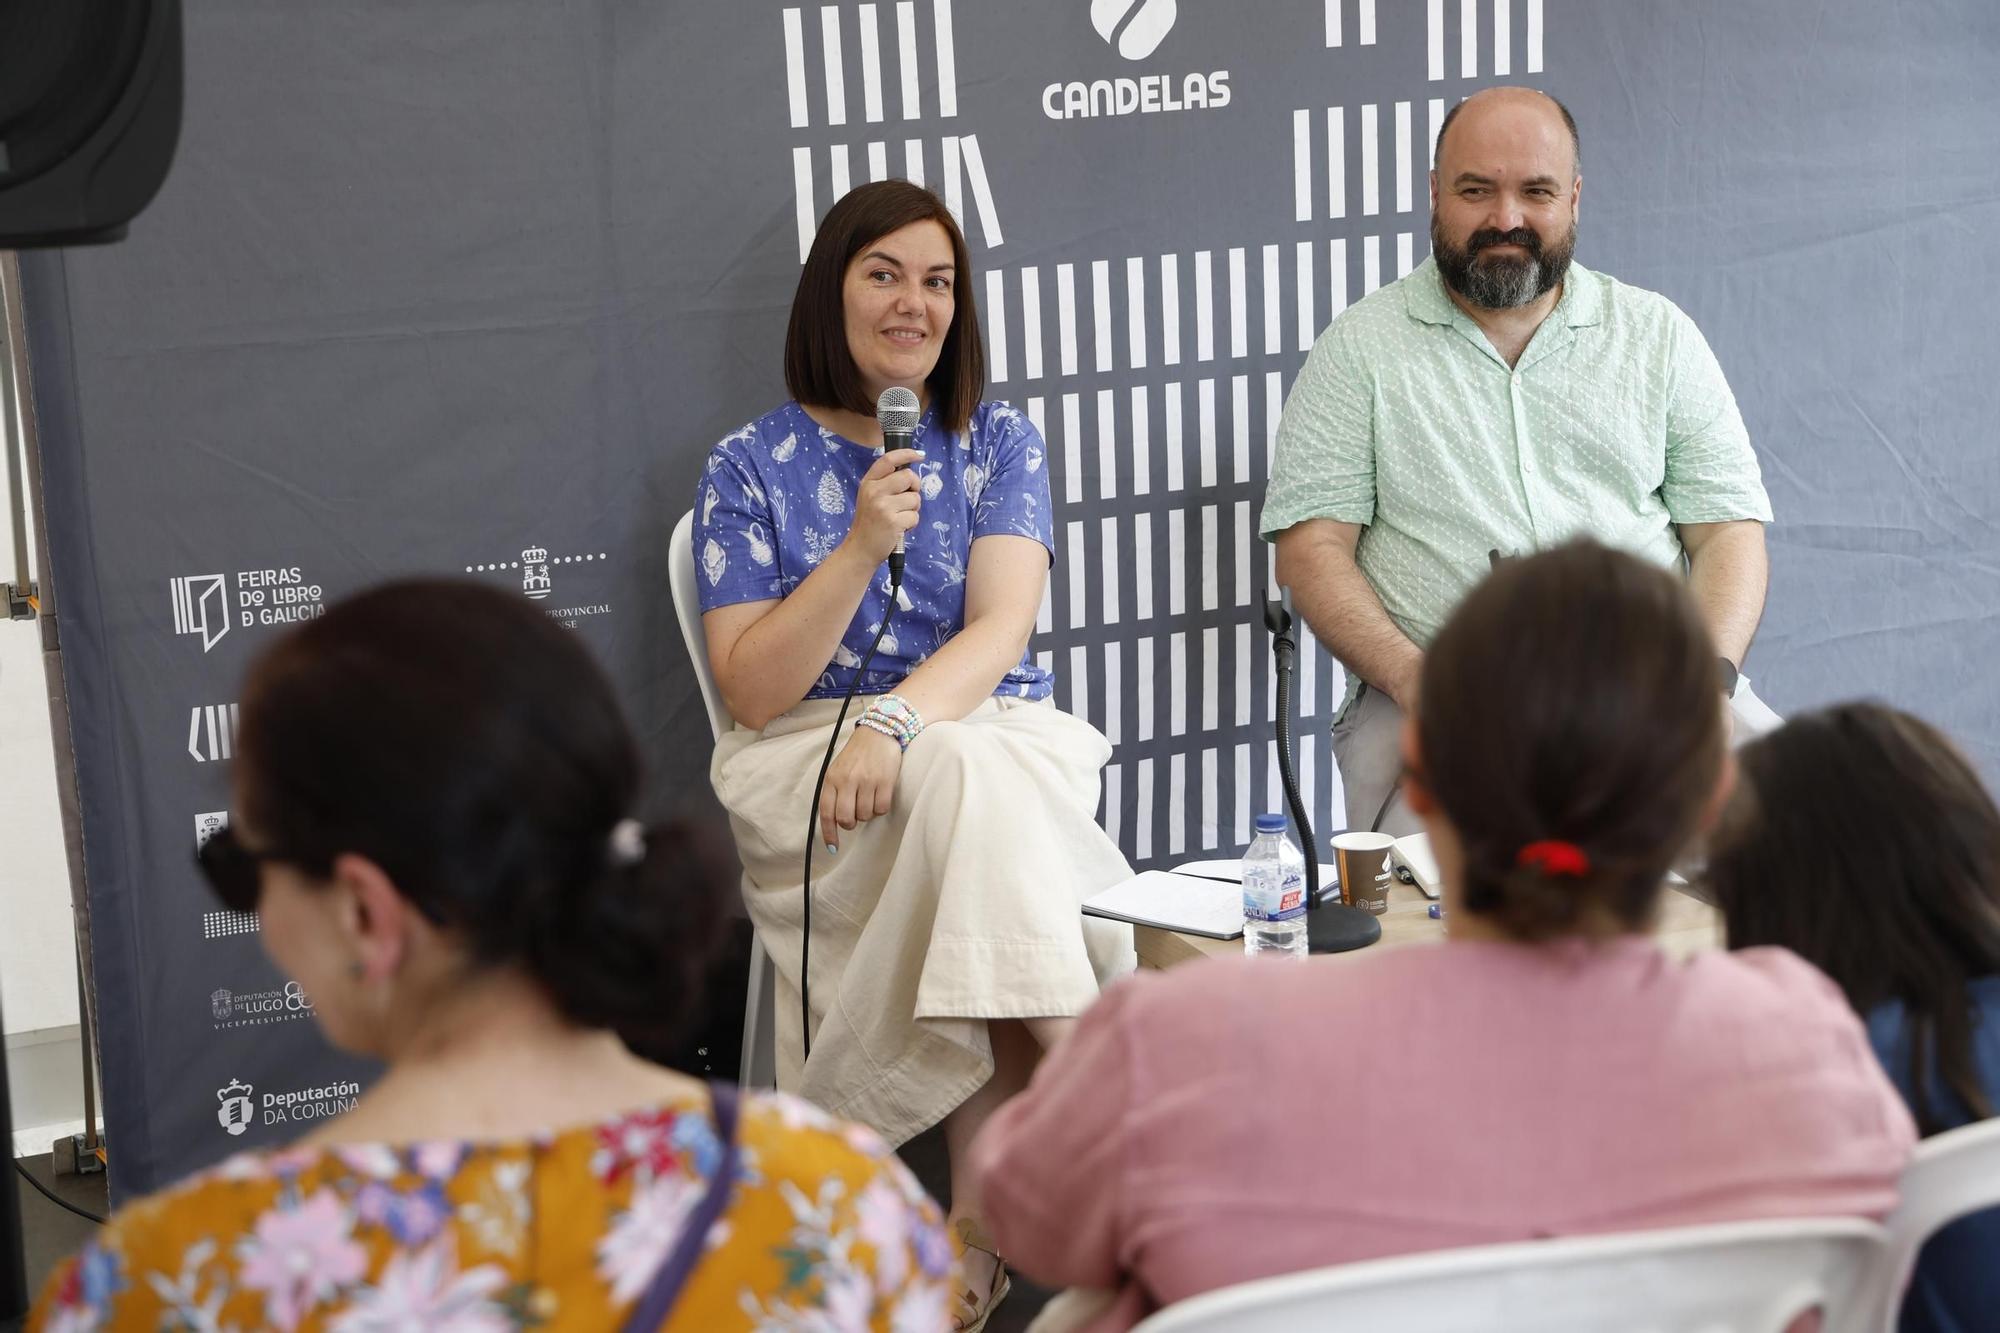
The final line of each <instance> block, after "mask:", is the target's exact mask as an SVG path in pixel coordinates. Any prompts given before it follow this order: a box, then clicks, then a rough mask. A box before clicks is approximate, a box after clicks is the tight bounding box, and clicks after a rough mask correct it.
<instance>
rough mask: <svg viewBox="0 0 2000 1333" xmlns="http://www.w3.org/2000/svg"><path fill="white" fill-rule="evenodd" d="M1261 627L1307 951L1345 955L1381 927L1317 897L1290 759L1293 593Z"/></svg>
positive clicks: (1312, 849)
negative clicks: (1302, 892) (1300, 859)
mask: <svg viewBox="0 0 2000 1333" xmlns="http://www.w3.org/2000/svg"><path fill="white" fill-rule="evenodd" d="M1264 628H1266V629H1268V630H1270V631H1271V655H1272V657H1273V658H1274V659H1275V660H1276V663H1277V668H1278V776H1279V777H1280V778H1282V779H1283V781H1284V784H1285V803H1286V804H1287V805H1288V806H1290V807H1291V811H1292V823H1293V824H1295V825H1297V827H1298V831H1299V849H1300V850H1301V851H1302V852H1304V853H1305V860H1306V883H1307V884H1308V885H1310V886H1311V888H1310V891H1309V892H1308V893H1307V894H1306V951H1307V952H1308V953H1346V952H1347V951H1348V950H1350V949H1359V948H1361V947H1363V946H1364V945H1369V944H1373V943H1374V942H1375V941H1376V940H1379V939H1381V938H1382V923H1381V922H1379V921H1377V920H1376V919H1375V918H1374V917H1373V916H1370V915H1369V914H1368V913H1367V912H1364V911H1362V910H1361V909H1360V908H1358V907H1350V906H1349V905H1347V904H1346V903H1343V902H1341V901H1340V900H1339V899H1338V898H1335V899H1334V900H1333V901H1331V902H1327V901H1324V900H1323V899H1322V897H1321V894H1322V890H1323V886H1322V885H1321V883H1320V877H1319V848H1318V846H1317V845H1316V844H1315V843H1314V841H1313V829H1312V821H1311V820H1310V819H1309V818H1307V816H1306V803H1305V801H1304V800H1303V799H1301V798H1300V796H1299V777H1298V773H1297V771H1296V769H1295V766H1294V763H1293V758H1292V669H1293V667H1294V666H1295V665H1296V663H1297V660H1298V652H1299V643H1298V640H1297V639H1295V638H1293V637H1292V594H1291V590H1290V589H1281V590H1280V592H1279V595H1278V596H1277V597H1276V598H1275V599H1272V598H1266V599H1265V602H1264Z"/></svg>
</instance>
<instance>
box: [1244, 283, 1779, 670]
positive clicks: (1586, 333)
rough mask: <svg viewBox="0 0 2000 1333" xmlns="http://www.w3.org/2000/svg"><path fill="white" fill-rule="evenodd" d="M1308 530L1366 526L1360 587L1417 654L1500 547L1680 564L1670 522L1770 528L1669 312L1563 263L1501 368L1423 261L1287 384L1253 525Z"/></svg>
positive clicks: (1679, 320)
mask: <svg viewBox="0 0 2000 1333" xmlns="http://www.w3.org/2000/svg"><path fill="white" fill-rule="evenodd" d="M1312 518H1331V519H1335V520H1337V521H1339V522H1343V523H1359V524H1363V525H1365V527H1366V529H1367V530H1366V531H1365V532H1363V533H1362V534H1361V540H1360V544H1359V546H1358V547H1357V549H1356V561H1357V563H1358V564H1359V565H1360V567H1361V572H1362V573H1363V574H1365V575H1367V577H1368V581H1369V582H1370V583H1371V584H1373V585H1374V588H1375V591H1376V594H1377V595H1378V596H1380V597H1381V599H1382V605H1383V607H1384V608H1385V609H1386V610H1387V611H1388V613H1389V615H1390V617H1391V618H1392V619H1393V620H1394V621H1395V622H1396V624H1397V625H1398V626H1400V627H1401V628H1402V630H1403V632H1404V633H1405V634H1407V635H1409V636H1410V639H1411V641H1412V642H1414V643H1416V644H1417V645H1418V646H1419V647H1423V646H1425V645H1427V644H1429V643H1430V641H1431V639H1432V638H1434V637H1435V636H1436V634H1437V632H1438V630H1439V629H1440V628H1442V627H1443V624H1444V621H1445V618H1446V616H1448V615H1449V614H1450V613H1451V611H1452V608H1453V607H1455V606H1456V605H1457V604H1458V600H1459V598H1461V597H1462V596H1464V594H1465V592H1466V590H1467V589H1469V588H1470V587H1471V586H1472V585H1473V584H1474V583H1475V582H1476V581H1477V580H1478V579H1479V578H1480V576H1481V575H1483V574H1484V573H1485V572H1486V571H1487V569H1488V567H1489V560H1488V553H1489V552H1491V551H1495V550H1497V551H1499V552H1500V553H1501V554H1503V555H1519V554H1523V553H1526V552H1529V551H1536V550H1541V549H1544V548H1546V547H1550V546H1555V545H1559V544H1560V543H1562V542H1564V541H1566V540H1568V539H1570V538H1572V537H1578V536H1590V537H1594V538H1596V539H1597V540H1599V541H1601V542H1604V543H1605V544H1606V545H1608V546H1615V547H1619V548H1621V549H1623V550H1627V551H1631V552H1632V553H1633V554H1635V555H1638V556H1640V557H1642V558H1644V559H1647V560H1652V561H1655V562H1657V563H1658V564H1660V565H1663V566H1672V565H1674V564H1677V563H1678V562H1679V561H1680V559H1681V556H1682V550H1681V542H1680V535H1679V533H1678V532H1677V531H1676V528H1675V525H1676V524H1680V523H1720V522H1725V521H1728V520H1732V519H1757V520H1760V521H1763V522H1769V521H1770V518H1771V502H1770V499H1769V497H1767V496H1766V495H1765V493H1764V483H1763V479H1762V477H1761V476H1760V474H1759V472H1758V468H1757V456H1756V454H1755V453H1753V452H1752V451H1751V448H1750V438H1749V435H1748V434H1747V433H1746V432H1745V431H1744V429H1743V417H1742V414H1741V413H1740V412H1738V411H1737V409H1736V398H1735V396H1734V395H1733V394H1731V393H1730V391H1729V384H1728V381H1726V380H1725V379H1724V378H1723V375H1722V368H1721V366H1719V365H1718V364H1716V360H1715V354H1714V353H1713V352H1711V351H1710V350H1709V347H1708V343H1707V341H1706V340H1704V339H1703V338H1702V336H1701V331H1700V330H1699V329H1697V328H1695V326H1694V321H1693V320H1691V319H1689V318H1688V317H1687V316H1686V315H1685V314H1683V313H1682V312H1681V310H1680V309H1679V308H1678V307H1677V306H1675V305H1674V303H1673V302H1671V301H1669V300H1667V299H1666V298H1665V297H1664V296H1661V295H1659V294H1658V293H1656V292H1649V291H1645V290H1643V289H1641V288H1637V287H1628V286H1626V285H1625V284H1624V283H1622V282H1619V281H1617V280H1616V279H1613V278H1609V277H1606V276H1605V275H1603V274H1601V273H1593V272H1591V271H1589V270H1588V269H1585V268H1584V267H1583V266H1582V265H1579V264H1572V265H1571V266H1570V270H1569V275H1568V277H1567V278H1566V279H1565V281H1564V284H1563V294H1562V297H1561V299H1560V300H1559V301H1558V302H1557V303H1556V308H1555V310H1554V311H1552V312H1551V313H1550V315H1549V317H1548V319H1547V320H1546V321H1544V322H1543V324H1542V327H1541V328H1540V329H1538V330H1536V332H1535V336H1534V339H1533V340H1532V341H1531V342H1530V343H1529V344H1528V347H1527V350H1526V351H1524V352H1523V353H1522V354H1521V359H1520V363H1519V365H1517V366H1514V367H1512V368H1511V369H1510V368H1509V367H1508V365H1507V363H1506V362H1505V361H1504V360H1502V359H1501V358H1500V355H1499V353H1497V352H1495V351H1494V350H1493V347H1492V344H1490V343H1488V342H1487V340H1486V335H1485V334H1483V333H1482V332H1480V330H1479V326H1478V325H1477V324H1475V323H1473V322H1472V320H1471V319H1470V318H1469V317H1468V316H1467V315H1466V314H1465V313H1464V312H1463V311H1461V310H1460V309H1459V308H1458V307H1457V306H1456V305H1454V304H1453V303H1452V301H1451V298H1450V297H1449V296H1447V295H1446V294H1445V289H1444V283H1443V279H1442V278H1440V277H1439V275H1438V271H1437V264H1436V262H1435V261H1434V260H1430V259H1426V260H1425V261H1424V262H1423V264H1422V265H1420V266H1419V267H1418V268H1417V269H1415V270H1414V271H1413V272H1411V273H1410V274H1409V275H1408V276H1407V277H1404V278H1402V279H1400V280H1398V281H1396V282H1394V283H1391V284H1389V285H1388V286H1386V287H1383V288H1381V289H1379V290H1377V291H1375V292H1373V293H1371V294H1369V295H1368V296H1367V297H1365V298H1364V299H1363V300H1361V301H1359V302H1357V303H1356V304H1355V305H1353V306H1351V307H1349V308H1348V309H1347V310H1346V311H1344V312H1343V313H1342V314H1341V315H1340V317H1339V318H1337V319H1336V320H1334V321H1333V323H1332V324H1331V325H1329V326H1328V328H1327V330H1326V332H1325V333H1323V334H1321V335H1320V338H1319V341H1318V342H1316V343H1315V344H1314V345H1313V349H1312V354H1311V355H1310V356H1309V357H1307V358H1306V363H1305V366H1304V368H1303V369H1302V370H1300V372H1299V377H1298V381H1297V383H1296V384H1294V385H1293V386H1292V393H1291V397H1290V398H1289V399H1287V400H1286V403H1285V413H1284V417H1283V419H1282V421H1280V423H1279V426H1278V443H1277V453H1276V456H1275V458H1274V459H1273V462H1272V467H1271V486H1270V491H1269V493H1268V494H1267V495H1266V497H1265V500H1264V515H1263V520H1262V522H1261V524H1260V526H1261V529H1262V531H1263V534H1264V536H1265V538H1266V539H1271V538H1274V537H1275V536H1276V535H1277V534H1278V533H1280V532H1282V531H1284V530H1285V529H1286V528H1289V527H1291V526H1292V525H1294V524H1296V523H1301V522H1304V521H1305V520H1307V519H1312ZM1352 692H1353V686H1352V683H1351V682H1350V685H1349V694H1350V696H1351V695H1352Z"/></svg>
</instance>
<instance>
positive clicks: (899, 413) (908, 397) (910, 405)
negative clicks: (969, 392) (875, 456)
mask: <svg viewBox="0 0 2000 1333" xmlns="http://www.w3.org/2000/svg"><path fill="white" fill-rule="evenodd" d="M921 412H922V409H921V408H919V407H918V405H917V395H916V394H915V393H913V392H911V391H910V390H908V389H906V388H904V387H903V386H902V385H900V384H893V385H891V386H889V387H888V388H886V389H884V390H882V396H881V397H880V398H878V399H876V400H875V422H876V424H877V425H879V426H881V427H882V449H883V452H885V453H886V452H888V451H889V450H891V449H914V448H916V447H917V445H916V441H917V418H918V416H919V415H920V414H921ZM889 577H890V579H891V580H893V581H894V582H895V583H896V584H897V585H898V586H901V584H902V582H903V538H902V535H901V534H900V533H899V534H898V535H897V537H896V549H895V550H894V551H892V552H890V553H889Z"/></svg>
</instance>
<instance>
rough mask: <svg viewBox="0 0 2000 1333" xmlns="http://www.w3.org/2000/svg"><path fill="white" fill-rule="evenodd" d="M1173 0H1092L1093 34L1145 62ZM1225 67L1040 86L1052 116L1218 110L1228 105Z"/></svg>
mask: <svg viewBox="0 0 2000 1333" xmlns="http://www.w3.org/2000/svg"><path fill="white" fill-rule="evenodd" d="M1176 17H1177V11H1176V9H1175V6H1174V0H1091V6H1090V23H1091V26H1092V27H1094V28H1096V29H1097V35H1098V36H1100V37H1102V38H1103V39H1104V40H1105V41H1107V42H1109V43H1111V45H1112V46H1113V47H1114V48H1115V49H1116V50H1117V52H1118V54H1119V55H1121V56H1123V57H1125V58H1126V59H1127V60H1144V59H1146V58H1147V57H1148V56H1150V55H1152V54H1153V53H1154V52H1155V51H1157V50H1159V49H1160V43H1161V42H1163V41H1165V40H1166V37H1167V34H1168V33H1169V32H1171V31H1172V30H1173V26H1174V19H1175V18H1176ZM1229 102H1230V92H1229V71H1228V70H1226V69H1218V70H1214V71H1211V72H1208V73H1201V72H1196V73H1192V74H1144V75H1140V76H1138V77H1136V78H1134V77H1130V76H1120V77H1117V78H1102V79H1088V80H1086V79H1071V80H1061V79H1058V80H1057V81H1056V82H1054V83H1051V84H1049V85H1048V86H1047V87H1045V88H1043V89H1042V114H1043V115H1045V116H1047V117H1048V118H1049V119H1050V120H1077V119H1088V118H1093V117H1098V116H1130V115H1151V114H1153V113H1154V112H1159V111H1218V110H1220V109H1221V108H1223V107H1226V106H1228V105H1229Z"/></svg>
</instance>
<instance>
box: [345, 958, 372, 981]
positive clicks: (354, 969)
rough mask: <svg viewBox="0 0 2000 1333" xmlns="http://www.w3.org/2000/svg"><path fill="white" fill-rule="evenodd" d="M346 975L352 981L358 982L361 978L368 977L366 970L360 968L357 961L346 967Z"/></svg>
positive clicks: (360, 965)
mask: <svg viewBox="0 0 2000 1333" xmlns="http://www.w3.org/2000/svg"><path fill="white" fill-rule="evenodd" d="M347 975H348V976H349V977H350V978H352V979H353V980H355V981H359V980H361V978H363V977H364V976H366V975H368V969H367V968H366V967H364V966H362V964H361V963H359V962H358V961H357V962H352V963H349V964H348V965H347Z"/></svg>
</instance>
